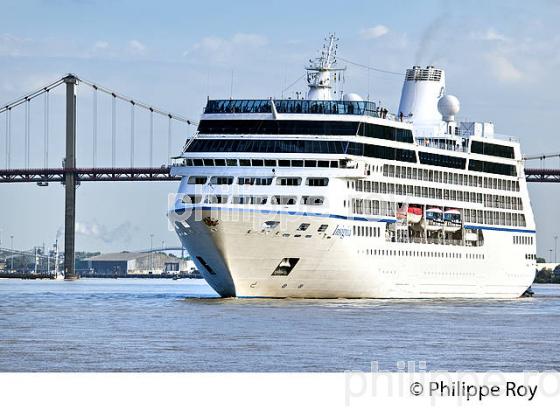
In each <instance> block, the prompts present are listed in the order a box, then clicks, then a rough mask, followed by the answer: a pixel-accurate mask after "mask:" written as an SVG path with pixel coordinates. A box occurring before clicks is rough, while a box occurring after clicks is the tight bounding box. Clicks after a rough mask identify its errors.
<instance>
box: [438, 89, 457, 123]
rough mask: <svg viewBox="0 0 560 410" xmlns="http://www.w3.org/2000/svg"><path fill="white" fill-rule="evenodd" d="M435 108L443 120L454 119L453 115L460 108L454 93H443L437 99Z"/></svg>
mask: <svg viewBox="0 0 560 410" xmlns="http://www.w3.org/2000/svg"><path fill="white" fill-rule="evenodd" d="M437 108H438V111H439V112H440V114H441V115H442V116H443V119H444V121H455V115H456V114H457V113H458V112H459V110H460V109H461V103H460V102H459V99H458V98H457V97H455V96H454V95H444V96H443V97H441V98H440V99H439V101H438V104H437Z"/></svg>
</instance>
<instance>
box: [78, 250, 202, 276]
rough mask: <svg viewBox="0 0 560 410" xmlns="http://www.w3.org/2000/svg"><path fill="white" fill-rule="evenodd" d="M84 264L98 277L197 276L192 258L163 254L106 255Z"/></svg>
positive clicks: (88, 260)
mask: <svg viewBox="0 0 560 410" xmlns="http://www.w3.org/2000/svg"><path fill="white" fill-rule="evenodd" d="M84 262H85V263H86V264H87V270H88V271H89V272H90V273H92V274H95V275H96V276H118V277H122V276H133V275H134V276H137V275H166V276H167V275H185V274H191V273H192V274H196V272H195V271H196V268H195V265H194V263H193V262H192V260H191V259H190V258H179V257H177V256H174V255H169V254H166V253H163V252H153V253H149V252H126V251H125V252H118V253H106V254H101V255H97V256H92V257H90V258H87V259H85V260H84Z"/></svg>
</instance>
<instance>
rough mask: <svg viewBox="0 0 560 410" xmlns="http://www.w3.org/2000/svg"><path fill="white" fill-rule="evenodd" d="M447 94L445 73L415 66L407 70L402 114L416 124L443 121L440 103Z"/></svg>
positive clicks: (400, 107) (402, 95)
mask: <svg viewBox="0 0 560 410" xmlns="http://www.w3.org/2000/svg"><path fill="white" fill-rule="evenodd" d="M444 93H445V72H444V71H443V70H441V69H439V68H435V67H433V66H427V67H426V68H420V67H419V66H414V67H412V68H411V69H408V70H406V76H405V79H404V84H403V88H402V94H401V102H400V104H399V114H400V113H402V114H403V115H404V116H405V117H410V119H411V120H412V121H413V122H414V123H415V124H434V123H437V122H440V121H441V120H442V116H441V113H440V112H439V111H438V101H439V99H440V98H441V97H442V96H443V95H444Z"/></svg>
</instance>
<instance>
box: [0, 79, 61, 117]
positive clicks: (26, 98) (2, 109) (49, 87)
mask: <svg viewBox="0 0 560 410" xmlns="http://www.w3.org/2000/svg"><path fill="white" fill-rule="evenodd" d="M61 84H64V79H63V78H61V79H59V80H57V81H55V82H53V83H51V84H49V85H47V86H45V87H43V88H41V89H39V90H35V91H33V92H31V93H29V94H27V95H25V96H23V97H20V98H18V99H17V100H14V101H12V102H10V103H8V104H5V105H3V106H2V107H0V114H1V113H3V112H5V111H8V110H10V109H12V108H15V107H17V106H18V105H21V104H24V103H26V102H27V101H31V100H32V99H34V98H36V97H38V96H40V95H42V94H44V93H45V92H47V91H50V90H52V89H54V88H56V87H58V86H59V85H61Z"/></svg>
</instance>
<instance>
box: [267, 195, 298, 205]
mask: <svg viewBox="0 0 560 410" xmlns="http://www.w3.org/2000/svg"><path fill="white" fill-rule="evenodd" d="M296 201H297V197H295V196H283V195H274V196H273V197H272V198H271V201H270V203H271V204H272V205H295V204H296Z"/></svg>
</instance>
